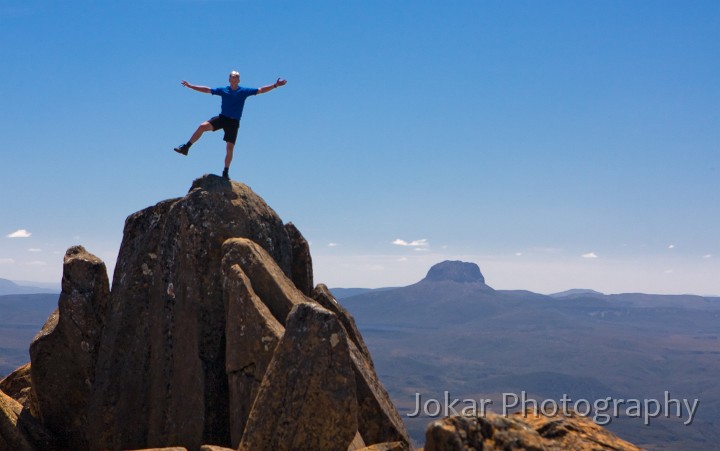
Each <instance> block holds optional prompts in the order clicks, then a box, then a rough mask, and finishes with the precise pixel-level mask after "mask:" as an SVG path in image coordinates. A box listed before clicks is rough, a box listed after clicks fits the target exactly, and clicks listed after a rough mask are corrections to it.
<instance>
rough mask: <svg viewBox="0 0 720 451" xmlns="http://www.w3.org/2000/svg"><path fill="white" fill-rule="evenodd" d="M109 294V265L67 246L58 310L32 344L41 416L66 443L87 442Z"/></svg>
mask: <svg viewBox="0 0 720 451" xmlns="http://www.w3.org/2000/svg"><path fill="white" fill-rule="evenodd" d="M108 299H109V284H108V278H107V270H106V268H105V264H104V263H103V262H102V261H101V260H100V259H99V258H97V257H95V256H94V255H92V254H90V253H88V252H87V251H86V250H85V249H84V248H83V247H82V246H75V247H71V248H70V249H68V251H67V252H66V254H65V258H64V262H63V279H62V292H61V293H60V299H59V301H58V309H57V310H56V311H55V313H53V314H52V315H51V316H50V318H49V319H48V321H47V322H46V323H45V326H43V329H42V331H41V332H40V333H39V334H38V335H37V336H36V337H35V339H34V340H33V342H32V344H31V345H30V361H31V362H32V365H31V367H30V374H31V378H32V387H33V392H34V393H35V397H36V399H37V408H38V412H39V415H40V420H41V421H42V423H43V425H45V427H47V428H48V429H49V430H50V431H52V432H53V433H54V434H56V435H57V436H58V439H59V445H60V446H61V447H67V448H69V449H79V450H80V449H86V448H87V447H88V443H87V439H86V436H85V431H86V429H87V406H88V400H89V398H90V391H91V387H92V384H93V381H94V378H95V362H96V360H97V355H98V348H99V344H100V335H101V332H102V329H103V323H104V316H105V312H106V310H107V307H108Z"/></svg>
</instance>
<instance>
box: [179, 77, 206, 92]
mask: <svg viewBox="0 0 720 451" xmlns="http://www.w3.org/2000/svg"><path fill="white" fill-rule="evenodd" d="M180 84H181V85H183V86H185V87H186V88H190V89H192V90H193V91H197V92H203V93H205V94H210V88H208V87H207V86H195V85H191V84H190V83H188V82H186V81H185V80H183V81H181V82H180Z"/></svg>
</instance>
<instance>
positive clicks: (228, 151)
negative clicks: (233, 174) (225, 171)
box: [225, 142, 235, 168]
mask: <svg viewBox="0 0 720 451" xmlns="http://www.w3.org/2000/svg"><path fill="white" fill-rule="evenodd" d="M225 144H227V146H226V147H225V168H229V167H230V163H232V158H233V149H235V144H234V143H230V142H226V143H225Z"/></svg>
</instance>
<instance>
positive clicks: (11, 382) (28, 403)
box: [0, 363, 40, 418]
mask: <svg viewBox="0 0 720 451" xmlns="http://www.w3.org/2000/svg"><path fill="white" fill-rule="evenodd" d="M0 390H2V391H3V392H5V394H6V395H8V396H9V397H11V398H12V399H14V400H15V401H17V402H19V403H20V405H22V406H23V408H24V409H26V410H28V411H29V412H30V414H31V415H33V416H35V417H36V418H40V413H39V412H38V408H37V400H36V399H35V395H34V393H33V391H32V381H31V376H30V363H26V364H25V365H23V366H21V367H20V368H18V369H16V370H15V371H13V372H12V373H10V374H8V375H7V376H6V377H5V378H4V379H3V380H0Z"/></svg>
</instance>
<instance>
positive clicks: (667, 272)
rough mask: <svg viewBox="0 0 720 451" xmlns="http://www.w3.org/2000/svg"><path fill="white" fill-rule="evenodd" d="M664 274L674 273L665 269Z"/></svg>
mask: <svg viewBox="0 0 720 451" xmlns="http://www.w3.org/2000/svg"><path fill="white" fill-rule="evenodd" d="M664 272H665V274H672V273H673V272H675V271H673V270H672V269H666V270H665V271H664Z"/></svg>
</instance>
